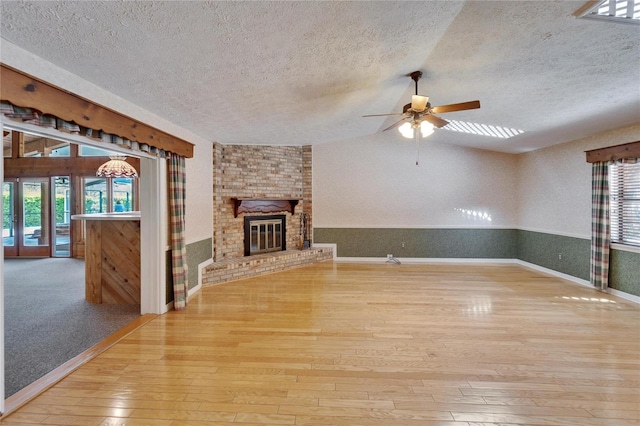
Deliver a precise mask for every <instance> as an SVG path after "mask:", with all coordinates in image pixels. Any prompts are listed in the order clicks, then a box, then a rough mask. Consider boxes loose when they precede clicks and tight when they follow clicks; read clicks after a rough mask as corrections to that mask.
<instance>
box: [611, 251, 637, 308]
mask: <svg viewBox="0 0 640 426" xmlns="http://www.w3.org/2000/svg"><path fill="white" fill-rule="evenodd" d="M609 287H611V288H614V289H616V290H619V291H623V292H625V293H629V294H633V295H635V296H639V297H640V253H635V252H630V251H624V250H615V249H614V250H611V257H610V258H609Z"/></svg>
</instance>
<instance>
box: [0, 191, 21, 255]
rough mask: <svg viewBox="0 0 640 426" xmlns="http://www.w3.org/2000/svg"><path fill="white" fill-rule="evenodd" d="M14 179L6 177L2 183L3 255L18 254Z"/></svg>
mask: <svg viewBox="0 0 640 426" xmlns="http://www.w3.org/2000/svg"><path fill="white" fill-rule="evenodd" d="M17 184H18V182H17V180H16V179H6V178H5V180H4V184H3V185H2V198H3V208H4V211H3V212H2V243H3V245H4V255H5V257H11V256H17V255H18V244H17V242H18V238H17V228H18V216H17V215H16V202H17V200H16V187H17Z"/></svg>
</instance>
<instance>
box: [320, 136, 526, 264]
mask: <svg viewBox="0 0 640 426" xmlns="http://www.w3.org/2000/svg"><path fill="white" fill-rule="evenodd" d="M394 133H397V132H394ZM449 133H450V132H447V134H449ZM451 137H455V136H451ZM415 163H416V146H415V143H414V142H413V141H410V140H407V139H402V138H399V139H398V138H395V136H394V135H388V134H387V133H383V134H375V135H371V136H368V137H365V138H359V139H353V140H350V141H341V142H337V143H327V144H320V145H315V146H314V147H313V194H314V207H313V215H314V242H315V243H338V242H339V243H338V252H337V255H338V256H339V257H379V256H385V255H386V254H394V256H396V257H416V258H419V257H444V258H448V257H466V258H472V257H474V258H475V257H484V258H486V257H493V258H513V257H515V233H514V228H515V224H516V213H517V205H516V197H515V181H516V168H515V155H513V154H505V153H498V152H491V151H484V150H478V149H471V148H464V147H460V146H455V145H451V144H447V143H446V142H434V141H433V140H431V139H426V140H424V141H421V143H420V154H419V165H418V166H416V164H415ZM474 213H475V214H474ZM501 237H505V238H507V239H508V240H510V241H513V242H514V243H513V244H505V243H504V241H505V240H504V239H503V238H501ZM465 242H467V243H468V244H465ZM469 242H472V244H469Z"/></svg>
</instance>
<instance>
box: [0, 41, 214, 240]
mask: <svg viewBox="0 0 640 426" xmlns="http://www.w3.org/2000/svg"><path fill="white" fill-rule="evenodd" d="M0 60H1V61H2V62H3V63H5V64H7V65H9V66H11V67H13V68H16V69H19V70H21V71H23V72H26V73H28V74H31V75H33V76H35V77H38V78H40V79H42V80H44V81H47V82H49V83H51V84H54V85H56V86H58V87H61V88H63V89H66V90H68V91H70V92H73V93H75V94H78V95H80V96H82V97H85V98H87V99H91V100H93V101H94V102H97V103H99V104H101V105H103V106H106V107H109V108H111V109H113V110H115V111H118V112H120V113H122V114H125V115H128V116H129V117H132V118H135V119H137V120H140V121H142V122H144V123H146V124H149V125H151V126H153V127H156V128H158V129H160V130H163V131H165V132H167V133H170V134H172V135H175V136H178V137H180V138H182V139H185V140H187V141H189V142H191V143H193V144H195V149H194V158H192V159H188V160H187V162H186V167H187V195H186V198H187V199H186V213H187V217H186V222H187V223H186V240H187V243H191V242H194V241H199V240H202V239H205V238H211V236H212V235H213V223H212V222H213V220H212V214H213V213H212V212H213V177H212V172H211V167H212V163H213V156H212V152H211V142H210V141H207V140H205V139H203V138H202V137H200V136H197V135H195V134H193V133H191V132H190V131H189V130H188V129H184V128H182V127H180V126H178V125H176V124H174V123H170V122H168V121H167V120H165V119H163V118H160V117H159V116H157V115H155V114H153V113H151V112H149V111H147V110H144V109H142V108H140V107H138V106H136V105H134V104H132V103H130V102H128V101H127V100H125V99H122V98H120V97H118V96H116V95H114V94H112V93H111V92H109V91H107V90H105V89H103V88H101V87H98V86H96V85H94V84H92V83H90V82H88V81H86V80H83V79H81V78H80V77H78V76H77V75H74V74H71V73H70V72H68V71H66V70H64V69H62V68H60V67H58V66H56V65H54V64H52V63H50V62H48V61H45V60H44V59H42V58H40V57H38V56H35V55H33V54H32V53H30V52H27V51H25V50H23V49H21V48H19V47H17V46H15V45H13V44H11V43H9V42H7V41H6V40H2V49H0Z"/></svg>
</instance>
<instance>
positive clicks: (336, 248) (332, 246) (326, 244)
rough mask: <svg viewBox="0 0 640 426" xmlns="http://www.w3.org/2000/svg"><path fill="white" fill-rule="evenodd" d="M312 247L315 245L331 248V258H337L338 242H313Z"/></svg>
mask: <svg viewBox="0 0 640 426" xmlns="http://www.w3.org/2000/svg"><path fill="white" fill-rule="evenodd" d="M313 247H314V248H315V247H317V248H322V247H327V248H330V249H333V250H332V252H333V260H336V259H337V258H338V257H337V256H338V244H336V243H319V244H316V243H313Z"/></svg>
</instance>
